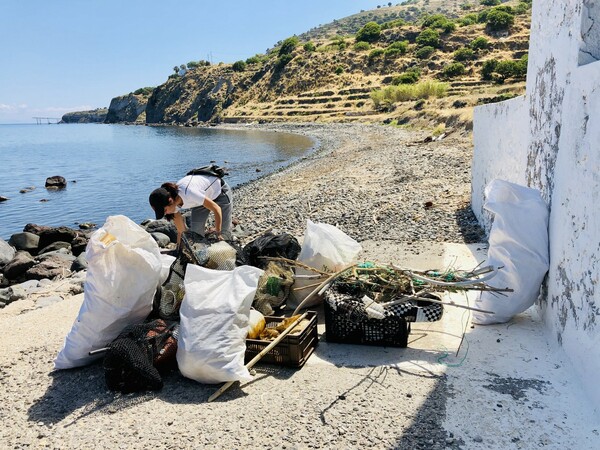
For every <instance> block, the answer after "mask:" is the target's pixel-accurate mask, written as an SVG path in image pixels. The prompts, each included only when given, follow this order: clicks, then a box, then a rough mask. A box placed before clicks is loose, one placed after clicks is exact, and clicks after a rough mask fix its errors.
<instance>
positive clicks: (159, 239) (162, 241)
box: [150, 231, 171, 248]
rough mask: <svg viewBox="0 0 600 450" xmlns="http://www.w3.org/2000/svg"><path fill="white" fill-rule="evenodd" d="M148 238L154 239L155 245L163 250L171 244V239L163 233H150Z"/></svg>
mask: <svg viewBox="0 0 600 450" xmlns="http://www.w3.org/2000/svg"><path fill="white" fill-rule="evenodd" d="M150 236H152V237H153V238H154V240H155V241H156V243H157V244H158V246H159V247H160V248H165V247H167V246H168V245H169V244H170V243H171V238H169V236H167V235H166V234H164V233H159V232H157V231H155V232H153V233H150Z"/></svg>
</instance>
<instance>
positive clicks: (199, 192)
mask: <svg viewBox="0 0 600 450" xmlns="http://www.w3.org/2000/svg"><path fill="white" fill-rule="evenodd" d="M177 187H178V188H179V196H180V197H181V199H182V200H183V206H182V208H195V207H197V206H202V204H203V203H204V199H205V198H206V197H208V198H209V199H211V200H214V199H215V198H217V197H218V196H219V195H221V179H220V178H219V177H213V176H210V175H187V176H185V177H183V178H182V179H181V180H179V181H178V182H177Z"/></svg>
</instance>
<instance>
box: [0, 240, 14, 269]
mask: <svg viewBox="0 0 600 450" xmlns="http://www.w3.org/2000/svg"><path fill="white" fill-rule="evenodd" d="M15 253H16V250H15V249H14V248H13V247H11V246H10V245H9V244H8V242H6V241H5V240H4V239H2V238H0V269H1V268H2V267H4V266H5V265H7V264H8V263H9V262H10V261H11V260H12V259H13V258H14V257H15Z"/></svg>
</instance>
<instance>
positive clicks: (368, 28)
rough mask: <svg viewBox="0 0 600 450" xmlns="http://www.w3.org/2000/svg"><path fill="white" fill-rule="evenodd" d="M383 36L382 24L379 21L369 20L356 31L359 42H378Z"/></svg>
mask: <svg viewBox="0 0 600 450" xmlns="http://www.w3.org/2000/svg"><path fill="white" fill-rule="evenodd" d="M380 36H381V26H380V25H379V24H378V23H377V22H367V23H366V24H365V25H364V26H363V27H362V28H361V29H360V30H358V32H357V33H356V37H355V39H356V41H357V42H361V41H362V42H376V41H378V40H379V37H380Z"/></svg>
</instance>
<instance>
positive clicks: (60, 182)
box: [45, 175, 67, 189]
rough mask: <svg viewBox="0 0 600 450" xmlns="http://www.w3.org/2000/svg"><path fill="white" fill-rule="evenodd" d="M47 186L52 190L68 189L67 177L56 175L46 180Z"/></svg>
mask: <svg viewBox="0 0 600 450" xmlns="http://www.w3.org/2000/svg"><path fill="white" fill-rule="evenodd" d="M45 186H46V188H51V189H64V188H66V187H67V180H65V177H61V176H60V175H54V176H52V177H48V178H46V184H45Z"/></svg>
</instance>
